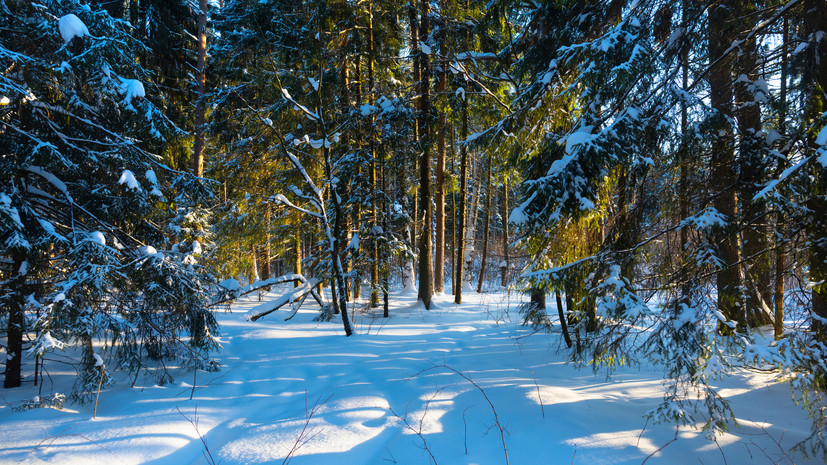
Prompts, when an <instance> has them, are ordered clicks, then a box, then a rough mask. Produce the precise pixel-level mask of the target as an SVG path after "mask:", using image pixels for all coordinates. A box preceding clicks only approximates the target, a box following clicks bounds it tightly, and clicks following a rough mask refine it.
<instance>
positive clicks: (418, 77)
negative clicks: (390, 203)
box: [406, 0, 422, 246]
mask: <svg viewBox="0 0 827 465" xmlns="http://www.w3.org/2000/svg"><path fill="white" fill-rule="evenodd" d="M410 1H411V3H410V4H408V22H409V23H410V31H411V53H412V54H413V82H414V96H413V98H412V99H411V107H412V108H419V109H420V111H421V105H422V102H421V101H420V99H421V98H422V93H421V90H422V89H421V86H422V69H421V66H422V52H421V50H420V48H419V37H420V34H419V20H418V16H417V9H416V3H415V2H416V1H417V0H410ZM421 129H422V128H421V127H420V123H419V117H417V118H416V120H415V121H414V125H413V142H414V144H413V145H414V147H416V149H417V150H418V151H421V150H422V147H421V142H422V134H421V133H420V131H421ZM417 155H418V156H419V158H421V152H416V153H414V172H416V171H418V170H420V166H419V162H420V159H419V158H418V157H417ZM406 195H407V194H406ZM411 197H412V199H411V203H412V204H413V208H412V213H413V224H412V225H411V230H412V231H411V245H412V246H416V244H417V242H416V239H417V237H419V220H420V215H419V211H420V208H421V207H420V205H419V196H418V194H417V189H416V186H414V188H413V195H412V196H411Z"/></svg>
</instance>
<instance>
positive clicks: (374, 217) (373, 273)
mask: <svg viewBox="0 0 827 465" xmlns="http://www.w3.org/2000/svg"><path fill="white" fill-rule="evenodd" d="M374 61H375V58H374V47H373V3H369V4H368V103H369V104H370V105H373V104H374V102H375V98H374V88H373V87H374V69H373V67H374ZM375 121H376V118H375V117H374V116H373V115H371V118H370V123H371V124H370V135H369V138H368V140H369V147H370V185H371V187H372V188H373V195H372V196H371V202H370V205H371V229H372V231H371V234H372V235H373V242H372V243H371V258H372V263H371V267H370V306H371V307H376V306H378V305H379V240H378V229H379V209H378V197H379V186H378V185H377V180H376V169H377V166H376V165H377V160H376V141H375V140H374V135H375V130H374V124H375ZM383 190H384V189H383ZM383 232H386V231H384V230H383ZM385 316H387V315H385Z"/></svg>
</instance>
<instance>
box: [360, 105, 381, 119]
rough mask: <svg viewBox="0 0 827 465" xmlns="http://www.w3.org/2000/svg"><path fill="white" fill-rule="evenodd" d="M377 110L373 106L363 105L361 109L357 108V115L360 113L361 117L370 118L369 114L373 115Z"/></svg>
mask: <svg viewBox="0 0 827 465" xmlns="http://www.w3.org/2000/svg"><path fill="white" fill-rule="evenodd" d="M377 110H379V108H377V107H375V106H373V105H368V104H364V105H362V106H361V107H359V113H360V114H361V115H362V116H370V115H371V113H374V112H376V111H377Z"/></svg>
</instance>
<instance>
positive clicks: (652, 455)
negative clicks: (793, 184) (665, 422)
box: [640, 425, 726, 465]
mask: <svg viewBox="0 0 827 465" xmlns="http://www.w3.org/2000/svg"><path fill="white" fill-rule="evenodd" d="M679 430H680V425H678V426H676V427H675V437H674V438H672V439H671V440H670V441H669V442H667V443H666V444H664V445H662V446H660V447H658V448H657V450H655V451H654V452H652V453H651V454H649V455H648V456H647V457H646V458H645V459H643V462H641V463H640V465H643V464H644V463H646V462H647V461H648V460H649V459H651V458H652V457H654V456H655V454H657V453H658V452H660V451H662V450H663V449H666V446H668V445H669V444H672V443H673V442H675V441H677V440H678V431H679ZM715 443H716V444H717V441H716V442H715ZM724 461H726V459H724Z"/></svg>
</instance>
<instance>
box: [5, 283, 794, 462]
mask: <svg viewBox="0 0 827 465" xmlns="http://www.w3.org/2000/svg"><path fill="white" fill-rule="evenodd" d="M287 289H292V284H289V285H287V286H285V287H284V288H283V289H282V290H281V291H274V292H273V293H270V294H266V295H264V297H263V301H262V302H259V301H258V299H257V298H256V297H251V298H250V299H246V298H244V299H241V301H239V302H238V303H237V304H235V305H234V306H233V308H232V312H218V313H217V314H216V317H217V318H218V319H219V321H220V323H221V324H222V336H221V344H222V345H223V347H224V348H223V350H222V352H221V353H219V354H218V357H219V360H220V361H221V363H222V365H223V368H222V370H221V371H219V372H217V373H207V372H203V371H199V372H198V373H197V378H196V380H195V383H194V385H193V376H192V372H186V371H177V372H176V371H174V370H175V369H174V368H171V369H172V370H173V373H174V375H176V379H175V382H174V383H172V384H166V385H164V386H160V385H157V384H155V383H154V382H153V380H152V379H151V378H146V377H144V376H143V375H142V376H141V377H139V378H138V380H137V383H136V384H135V386H134V388H131V387H130V382H131V380H130V379H126V378H123V379H118V380H117V383H116V384H115V385H114V386H112V387H104V389H103V390H102V391H101V393H100V399H99V402H98V406H97V415H98V416H97V419H96V420H95V421H91V418H92V412H93V409H94V405H93V404H89V405H74V404H67V405H66V408H64V409H63V410H57V409H53V408H36V409H30V410H26V411H19V412H18V411H14V410H13V409H12V408H11V407H12V406H14V405H19V404H20V403H22V402H23V401H25V400H27V399H31V398H32V397H33V396H34V395H35V394H37V392H36V391H35V389H36V388H34V387H33V386H31V385H29V386H27V387H24V388H20V389H14V390H7V391H6V392H4V402H3V404H2V405H0V424H2V425H3V431H4V433H3V434H2V435H0V463H51V464H58V463H59V464H69V465H71V464H84V465H86V464H89V465H95V464H105V465H110V464H113V463H155V464H196V463H207V462H205V459H204V456H203V455H202V453H203V452H204V450H205V446H204V444H206V447H208V450H209V453H210V455H211V456H212V457H213V458H214V459H215V463H218V462H219V461H220V463H222V464H224V465H234V464H264V463H284V462H286V461H289V460H285V457H286V455H287V454H288V451H290V450H291V448H293V446H294V445H295V444H296V442H297V438H302V440H301V441H299V442H300V443H301V447H299V448H298V450H297V451H295V453H294V454H293V457H292V461H290V463H292V464H294V465H324V464H330V463H347V464H350V465H362V464H365V465H367V464H370V465H373V464H379V463H386V462H387V463H399V464H406V465H407V464H412V465H416V464H428V463H431V462H430V457H429V455H428V452H430V453H431V454H433V456H434V458H435V459H436V461H437V462H438V463H441V464H499V463H505V454H504V450H503V445H502V443H501V439H500V432H499V429H498V427H497V424H496V423H495V416H494V414H495V412H496V415H497V417H496V419H497V421H498V422H499V424H500V425H502V426H503V427H504V434H503V439H504V441H505V445H506V446H507V453H508V459H509V462H510V463H512V464H533V463H565V464H569V463H575V464H581V465H584V464H616V465H626V464H635V465H639V464H640V463H642V462H643V461H644V460H646V458H647V456H649V455H650V454H654V456H653V457H652V460H650V461H649V462H651V463H655V464H658V463H664V464H666V463H668V464H676V465H684V464H697V463H707V464H712V463H725V462H724V460H722V457H723V458H725V460H726V463H730V464H738V463H750V464H759V465H770V464H775V463H787V461H786V460H787V454H790V459H791V460H795V462H796V463H799V462H800V461H802V460H801V459H802V457H801V456H800V455H797V454H795V453H792V452H788V449H789V448H790V447H792V446H793V445H794V444H796V443H797V442H799V441H800V440H802V439H803V438H804V437H806V435H807V434H808V433H809V425H810V422H809V420H808V419H807V417H806V413H805V412H804V411H803V409H800V408H798V407H795V406H793V405H792V404H791V402H790V399H789V397H790V394H789V388H788V387H787V386H786V385H785V384H781V383H777V382H773V381H772V380H771V378H770V377H769V376H768V375H765V374H760V373H750V372H746V371H745V372H741V373H738V374H737V375H735V376H734V377H732V378H730V379H728V380H726V381H724V382H721V384H720V385H719V386H718V387H719V388H721V391H720V392H721V393H722V395H723V396H724V397H725V398H727V399H728V400H729V401H731V402H732V405H733V409H734V414H735V416H736V418H737V420H738V425H734V424H733V425H731V429H730V431H729V432H727V433H725V434H723V435H721V436H719V437H718V438H717V444H715V443H713V442H710V441H708V440H706V439H705V438H704V433H703V432H701V431H698V430H695V429H693V428H692V427H687V426H684V427H681V428H680V429H679V430H678V434H677V440H674V441H673V439H674V438H675V436H676V430H675V427H674V425H661V424H652V423H651V422H650V423H647V421H646V419H645V418H644V415H645V414H646V412H648V411H649V410H652V409H653V408H655V407H656V406H657V405H658V404H659V402H660V401H661V396H662V392H663V386H662V384H661V381H662V380H661V377H660V376H661V370H659V369H658V367H653V366H650V365H645V364H644V365H643V366H641V367H633V368H629V367H623V368H620V369H619V370H618V371H617V373H616V375H615V376H614V377H613V378H612V379H607V378H606V377H605V374H604V373H602V372H599V373H594V372H593V371H592V370H591V369H590V368H585V369H582V370H577V369H574V368H573V367H571V366H570V365H569V364H567V363H566V360H567V359H568V355H567V352H566V351H565V350H561V342H560V335H559V333H550V334H546V333H538V334H534V335H532V336H530V337H524V338H521V339H517V338H518V337H521V336H528V335H529V334H530V333H531V332H532V330H531V329H530V328H524V327H522V326H520V325H519V321H516V320H518V319H519V318H515V317H516V315H515V312H514V307H515V306H516V305H517V304H518V303H519V302H518V301H516V300H514V299H517V297H516V296H514V295H512V300H511V301H509V300H508V296H507V294H495V295H490V294H488V295H487V294H482V295H479V294H476V293H473V292H472V293H468V294H466V295H463V301H464V302H465V303H463V304H462V305H454V304H453V297H452V296H450V295H447V296H442V295H438V296H435V297H434V302H435V304H436V305H435V307H436V308H434V309H432V310H430V311H426V310H424V309H423V308H422V306H421V305H417V304H416V295H415V294H405V295H400V294H393V295H392V296H391V305H392V306H391V309H390V313H391V315H392V316H391V318H390V319H383V318H381V317H380V316H379V315H378V314H377V313H375V312H370V313H368V312H365V311H362V310H358V309H356V308H354V309H352V312H353V321H354V326H355V327H356V329H357V334H356V335H355V336H353V337H350V338H345V337H344V335H343V330H342V325H341V322H340V321H335V320H334V321H332V322H317V321H313V318H314V317H315V316H316V315H317V313H318V310H319V309H318V307H317V306H315V308H313V307H311V305H310V304H309V302H310V299H308V301H307V302H305V305H304V306H303V307H302V309H301V310H300V311H299V312H298V313H297V314H296V316H295V318H294V319H293V320H291V321H288V322H285V321H283V320H282V318H277V317H275V316H276V315H275V314H273V315H271V316H269V317H265V318H263V319H260V320H258V321H256V322H250V321H247V319H246V318H247V316H248V314H249V313H248V312H249V311H250V310H251V309H253V308H254V307H256V306H258V305H260V304H262V303H267V302H269V301H272V300H274V299H277V298H278V296H280V295H282V294H283V293H284V290H287ZM509 308H510V311H509ZM290 311H291V310H290V309H289V308H286V307H285V309H284V310H283V311H282V310H279V311H278V312H280V314H282V315H286V314H288V313H289V312H290ZM380 311H381V310H380ZM555 321H556V320H555ZM96 350H98V349H96ZM61 356H62V357H76V356H79V355H78V354H73V353H72V352H70V351H66V352H63V353H61ZM46 368H47V369H48V370H49V374H50V377H51V381H50V382H48V383H45V384H44V393H43V394H41V396H44V395H46V392H47V391H49V386H50V385H51V383H54V386H55V388H56V389H67V388H68V387H69V386H70V385H71V383H72V379H73V378H72V377H73V375H74V370H73V369H72V368H71V367H67V366H65V365H64V364H62V363H54V362H50V361H49V360H47V361H46ZM453 370H456V371H453ZM460 374H461V375H462V376H460ZM115 376H116V377H118V376H121V375H119V373H117V372H115ZM463 376H465V377H467V379H466V378H463ZM469 380H470V381H473V383H475V384H476V385H477V386H479V388H480V389H481V390H482V391H480V389H477V388H476V387H475V386H474V385H473V384H471V382H470V381H469ZM193 388H194V389H193ZM191 394H192V399H191V400H190V395H191ZM483 394H484V396H485V397H484V396H483ZM487 400H490V402H491V404H490V405H489V403H488V402H487ZM492 406H493V410H492ZM756 406H760V408H756ZM311 413H312V415H310V414H311ZM308 417H309V418H308ZM191 421H192V423H191ZM405 422H407V423H408V425H410V427H408V426H406V425H405ZM194 424H197V426H198V430H197V431H196V429H195V426H194ZM305 425H306V429H305ZM303 431H304V432H305V435H304V436H302V432H303ZM417 432H419V433H421V435H420V434H417ZM202 439H203V443H202ZM423 441H424V442H423ZM776 441H778V443H779V444H778V445H777V444H776ZM424 447H427V450H426V449H424ZM719 447H720V449H719ZM661 448H662V449H661ZM659 449H661V450H660V451H658V450H659ZM540 457H546V459H542V460H538V458H540Z"/></svg>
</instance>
